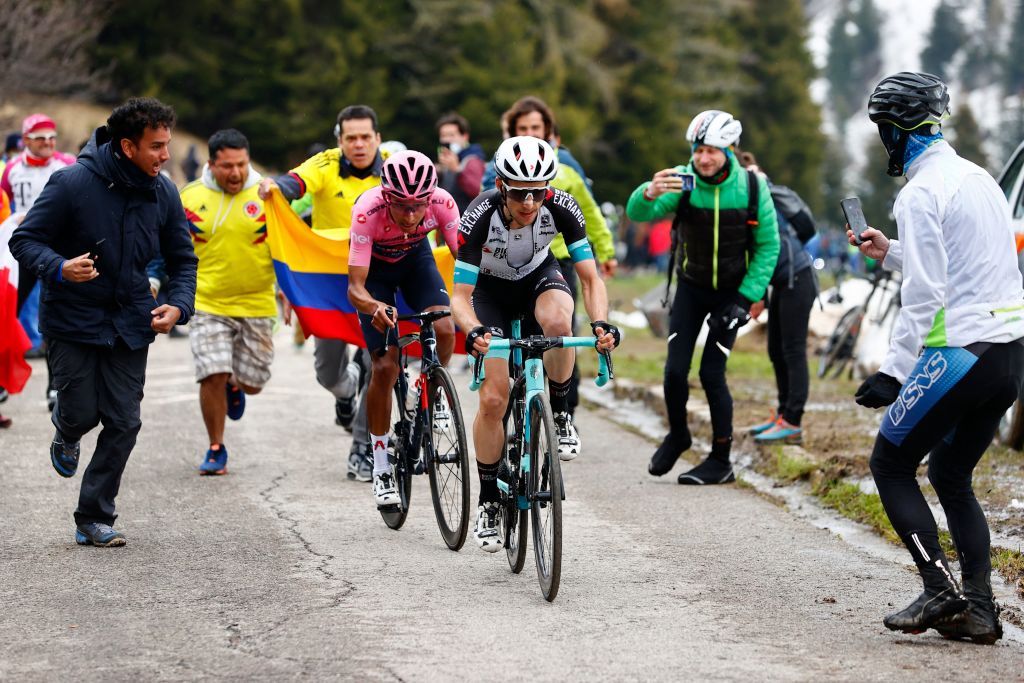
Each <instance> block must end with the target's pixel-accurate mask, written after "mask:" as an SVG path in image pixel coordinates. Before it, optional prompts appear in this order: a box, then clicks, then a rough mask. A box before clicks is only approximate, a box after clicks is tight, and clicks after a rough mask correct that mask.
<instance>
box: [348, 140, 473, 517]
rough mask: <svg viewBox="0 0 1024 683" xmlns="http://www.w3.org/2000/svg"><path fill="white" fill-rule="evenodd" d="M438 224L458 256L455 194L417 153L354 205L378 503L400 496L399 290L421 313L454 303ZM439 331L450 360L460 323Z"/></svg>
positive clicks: (352, 267)
mask: <svg viewBox="0 0 1024 683" xmlns="http://www.w3.org/2000/svg"><path fill="white" fill-rule="evenodd" d="M433 230H437V231H438V233H439V234H440V235H441V237H442V238H443V239H444V242H445V244H447V245H448V248H449V249H450V250H451V252H452V255H453V256H454V255H456V254H457V253H458V234H459V209H458V207H457V206H456V205H455V200H454V199H453V198H452V196H451V195H450V194H448V193H447V192H446V191H444V190H442V189H440V188H438V187H437V172H436V170H435V169H434V164H433V162H432V161H431V160H430V159H429V158H427V157H426V156H425V155H423V154H421V153H419V152H412V151H405V152H399V153H398V154H395V155H393V156H390V157H388V159H387V161H385V162H384V168H383V170H382V172H381V184H380V186H379V187H375V188H373V189H370V190H367V191H366V192H364V193H363V194H362V195H361V196H360V197H359V199H358V200H357V201H356V203H355V206H353V207H352V228H351V231H350V233H349V257H348V298H349V301H351V302H352V305H353V306H355V307H356V310H357V311H359V322H360V323H361V325H362V328H363V338H364V339H365V340H366V348H367V350H368V351H369V352H370V356H371V358H372V359H373V373H372V374H371V375H370V385H369V387H368V388H367V391H366V407H367V418H368V422H369V431H370V444H371V445H372V447H373V496H374V500H375V501H376V503H377V505H378V506H385V505H394V504H395V503H398V502H399V499H398V488H397V487H396V485H395V477H394V473H393V472H392V470H391V465H390V463H389V462H388V453H387V449H388V430H389V428H390V426H391V388H392V387H393V386H394V385H395V380H396V379H397V378H398V372H399V368H398V347H397V343H398V339H397V337H396V335H395V333H394V332H395V317H396V315H397V314H396V310H395V303H396V294H397V293H398V292H401V294H402V297H403V299H404V300H405V302H406V304H408V305H409V307H410V308H412V309H413V310H414V311H434V310H439V309H447V308H448V307H449V305H450V301H449V298H448V290H447V288H446V287H445V284H444V280H443V279H442V278H441V274H440V273H439V272H438V270H437V264H436V263H435V261H434V255H433V251H432V250H431V248H430V242H429V241H427V239H426V237H427V235H428V234H429V233H430V232H431V231H433ZM438 242H440V239H439V240H438ZM434 331H435V332H436V334H437V354H438V356H439V357H440V359H441V362H442V363H447V362H448V359H449V358H450V357H451V355H452V350H453V348H454V347H455V325H454V323H453V322H452V320H451V318H443V319H441V320H438V321H437V322H436V323H435V324H434ZM385 346H386V347H387V350H386V351H385ZM450 419H451V418H450V417H449V416H448V415H447V414H446V413H445V412H444V411H440V412H439V411H434V423H435V424H434V428H435V429H444V424H443V423H444V422H446V421H447V420H450Z"/></svg>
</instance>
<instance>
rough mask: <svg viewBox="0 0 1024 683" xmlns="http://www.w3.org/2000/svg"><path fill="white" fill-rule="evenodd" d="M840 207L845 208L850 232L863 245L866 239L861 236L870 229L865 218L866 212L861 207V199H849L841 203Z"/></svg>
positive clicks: (844, 212)
mask: <svg viewBox="0 0 1024 683" xmlns="http://www.w3.org/2000/svg"><path fill="white" fill-rule="evenodd" d="M839 206H841V207H842V208H843V215H844V216H846V223H847V224H848V225H849V226H850V230H852V231H853V240H854V241H855V242H856V243H857V244H863V243H864V239H863V238H862V237H861V236H860V234H861V233H862V232H864V231H865V230H867V229H868V221H867V219H866V218H864V210H863V209H861V207H860V198H859V197H847V198H846V199H844V200H842V201H841V202H839Z"/></svg>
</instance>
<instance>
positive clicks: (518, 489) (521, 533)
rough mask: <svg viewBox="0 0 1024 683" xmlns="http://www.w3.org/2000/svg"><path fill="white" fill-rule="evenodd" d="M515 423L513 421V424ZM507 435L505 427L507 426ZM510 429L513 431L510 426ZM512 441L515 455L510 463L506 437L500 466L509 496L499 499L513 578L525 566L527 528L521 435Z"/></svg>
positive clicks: (502, 529) (516, 434) (506, 548)
mask: <svg viewBox="0 0 1024 683" xmlns="http://www.w3.org/2000/svg"><path fill="white" fill-rule="evenodd" d="M513 423H514V420H513ZM505 428H506V432H507V429H508V425H506V427H505ZM513 429H515V427H514V426H513ZM512 438H514V439H518V440H519V444H518V445H517V447H516V448H515V449H514V451H515V453H516V454H517V455H516V456H515V458H514V459H513V457H512V453H510V449H509V443H508V437H507V436H506V438H505V447H504V449H503V452H502V454H501V462H502V463H503V467H502V470H503V473H504V474H503V475H499V476H506V477H508V484H509V492H508V494H507V495H505V496H503V498H502V505H501V517H500V518H499V523H500V525H501V527H500V529H499V531H500V533H501V539H502V542H503V543H504V544H505V557H506V558H507V559H508V566H509V569H511V570H512V573H513V574H518V573H519V572H521V571H523V567H524V566H525V565H526V530H527V529H528V528H529V526H530V525H529V522H528V521H527V519H528V518H527V516H526V510H520V509H519V504H518V502H519V496H521V495H525V490H524V489H525V482H524V481H523V476H522V469H520V462H521V460H520V458H521V457H522V453H523V443H522V438H523V435H522V433H513V435H512Z"/></svg>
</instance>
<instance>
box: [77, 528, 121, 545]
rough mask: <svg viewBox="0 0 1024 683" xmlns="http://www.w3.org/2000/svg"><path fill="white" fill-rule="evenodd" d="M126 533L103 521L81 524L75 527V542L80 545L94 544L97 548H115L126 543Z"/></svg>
mask: <svg viewBox="0 0 1024 683" xmlns="http://www.w3.org/2000/svg"><path fill="white" fill-rule="evenodd" d="M126 542H127V541H126V540H125V537H124V534H122V533H121V532H120V531H115V530H114V527H112V526H110V525H109V524H103V523H102V522H89V523H87V524H79V525H78V527H77V528H76V529H75V543H77V544H78V545H94V546H96V547H97V548H114V547H118V546H122V545H124V544H125V543H126Z"/></svg>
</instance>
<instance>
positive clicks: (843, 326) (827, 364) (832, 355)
mask: <svg viewBox="0 0 1024 683" xmlns="http://www.w3.org/2000/svg"><path fill="white" fill-rule="evenodd" d="M863 319H864V310H863V309H862V308H861V307H860V306H857V307H854V308H851V309H850V310H848V311H847V312H846V313H843V317H842V318H840V319H839V322H838V323H837V324H836V329H835V330H833V331H832V335H831V336H830V337H829V339H828V342H827V343H826V345H825V348H824V350H823V351H822V352H821V355H820V356H819V358H818V377H826V376H828V375H829V374H831V376H832V377H838V376H839V375H841V374H842V372H843V368H845V367H846V364H847V363H848V362H850V361H851V360H853V352H854V347H855V346H856V344H857V335H858V334H859V333H860V325H861V322H862V321H863Z"/></svg>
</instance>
